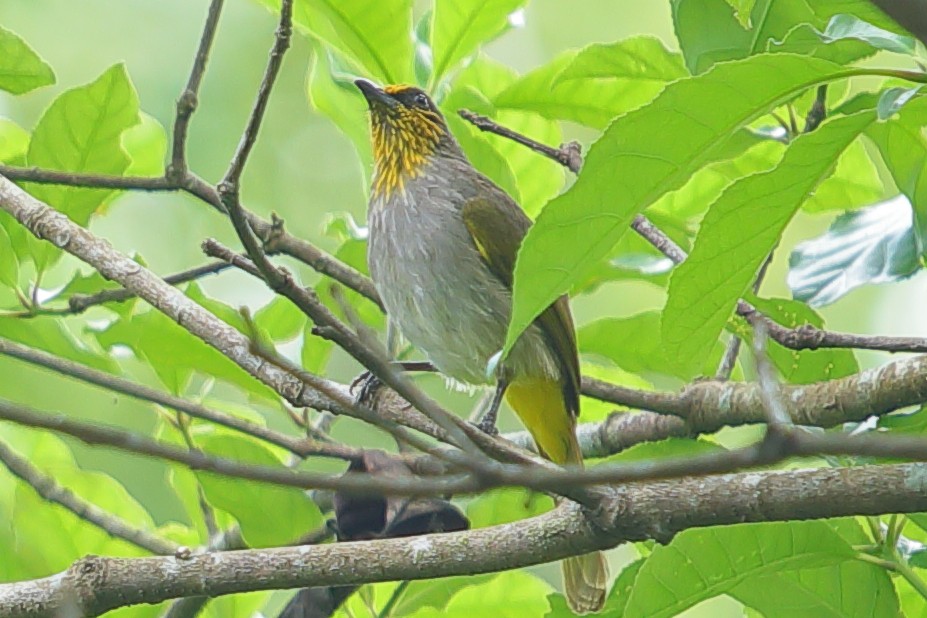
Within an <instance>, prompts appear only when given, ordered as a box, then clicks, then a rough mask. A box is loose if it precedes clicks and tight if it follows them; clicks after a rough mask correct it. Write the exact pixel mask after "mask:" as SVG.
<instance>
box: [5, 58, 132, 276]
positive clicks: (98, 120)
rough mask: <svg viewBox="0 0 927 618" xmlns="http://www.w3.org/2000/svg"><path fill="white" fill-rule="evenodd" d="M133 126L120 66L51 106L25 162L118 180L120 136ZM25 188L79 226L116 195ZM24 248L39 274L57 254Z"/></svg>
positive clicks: (34, 244)
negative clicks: (116, 177)
mask: <svg viewBox="0 0 927 618" xmlns="http://www.w3.org/2000/svg"><path fill="white" fill-rule="evenodd" d="M138 122H139V114H138V95H137V94H136V92H135V87H134V86H133V85H132V83H131V81H130V80H129V76H128V74H127V73H126V69H125V65H122V64H117V65H114V66H112V67H110V68H109V69H107V70H106V71H104V72H103V74H102V75H100V77H98V78H97V79H96V80H94V81H93V82H90V83H89V84H86V85H84V86H79V87H77V88H73V89H71V90H68V91H66V92H63V93H62V94H60V95H59V96H58V97H57V98H56V99H55V100H54V101H53V102H52V104H51V105H50V106H49V107H48V109H47V110H45V113H44V114H42V117H41V118H40V119H39V121H38V124H36V127H35V130H34V131H33V133H32V140H31V141H30V143H29V151H28V153H27V156H26V158H27V161H28V163H29V165H33V166H36V167H43V168H47V169H54V170H64V171H69V172H83V173H91V172H92V173H99V174H113V175H116V176H119V175H122V174H123V173H124V172H125V171H126V169H127V168H128V167H129V164H130V162H131V161H130V159H129V155H128V154H127V153H126V151H125V149H124V148H123V145H122V135H123V133H124V132H125V131H126V130H127V129H129V128H130V127H133V126H135V125H136V124H138ZM27 189H28V191H29V192H30V193H32V194H33V195H34V196H35V197H37V198H38V199H40V200H42V201H44V202H46V203H48V204H50V205H51V206H53V207H55V208H56V209H58V210H60V211H61V212H63V213H65V214H66V215H68V216H69V217H70V218H71V219H73V220H74V221H75V222H77V223H79V224H81V225H86V224H87V222H88V221H89V220H90V217H91V215H93V213H94V212H95V211H96V210H98V209H99V208H100V207H101V206H102V205H103V204H104V203H105V202H106V201H107V200H108V199H110V198H111V197H112V196H113V195H114V194H115V193H116V192H115V191H113V190H110V189H86V188H81V187H66V186H61V185H33V184H27ZM22 234H24V235H25V234H28V232H25V231H24V230H23V231H22ZM11 236H12V234H11ZM14 241H15V238H14ZM29 246H30V247H31V248H32V252H33V253H32V255H31V256H30V257H32V258H33V260H34V261H35V264H36V267H37V268H38V269H39V270H42V269H44V267H45V266H47V265H48V264H49V262H50V261H51V260H52V259H53V258H54V257H55V256H56V255H59V254H60V250H59V249H57V248H56V247H54V246H53V245H51V244H50V243H46V242H43V241H38V240H30V242H29ZM20 257H23V256H22V255H21V256H20Z"/></svg>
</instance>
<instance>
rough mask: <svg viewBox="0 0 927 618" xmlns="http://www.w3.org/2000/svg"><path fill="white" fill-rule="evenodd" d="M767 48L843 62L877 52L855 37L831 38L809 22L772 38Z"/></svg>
mask: <svg viewBox="0 0 927 618" xmlns="http://www.w3.org/2000/svg"><path fill="white" fill-rule="evenodd" d="M767 49H768V51H770V52H788V53H790V54H804V55H807V56H813V57H815V58H822V59H824V60H830V61H831V62H839V63H841V64H843V63H850V62H853V61H854V60H857V59H860V58H864V57H866V56H871V55H872V54H874V53H875V52H876V49H875V48H873V47H872V46H871V45H869V44H868V43H866V42H865V41H861V40H859V39H855V38H837V39H830V38H828V37H826V36H825V35H824V33H823V32H821V31H820V30H818V29H817V28H815V27H814V26H812V25H811V24H807V23H800V24H798V25H796V26H795V27H794V28H792V29H791V30H789V31H788V33H786V35H785V36H784V38H782V39H781V40H780V39H775V40H771V41H770V42H769V43H768V45H767Z"/></svg>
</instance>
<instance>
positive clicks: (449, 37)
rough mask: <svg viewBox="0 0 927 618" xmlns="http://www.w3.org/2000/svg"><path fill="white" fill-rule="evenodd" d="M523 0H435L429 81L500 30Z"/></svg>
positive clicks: (438, 78) (442, 74)
mask: <svg viewBox="0 0 927 618" xmlns="http://www.w3.org/2000/svg"><path fill="white" fill-rule="evenodd" d="M525 1H526V0H488V1H482V0H436V1H435V4H434V12H433V17H432V19H433V21H432V25H431V50H432V55H433V64H434V68H433V70H432V78H431V82H432V84H436V83H438V82H439V81H440V80H441V78H442V77H443V76H444V74H445V73H446V72H447V71H448V69H450V68H451V67H453V66H454V65H455V64H456V63H457V62H459V61H460V60H461V59H463V58H464V57H466V56H468V55H469V54H472V53H473V52H474V51H475V50H476V49H477V47H479V46H480V45H481V44H484V43H486V42H488V41H489V40H491V39H492V38H494V37H495V36H496V35H498V34H499V33H500V32H502V31H503V30H504V29H505V27H506V26H507V25H508V16H509V14H510V13H512V11H514V10H515V9H517V8H518V7H520V6H521V5H522V4H524V3H525Z"/></svg>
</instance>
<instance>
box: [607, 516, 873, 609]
mask: <svg viewBox="0 0 927 618" xmlns="http://www.w3.org/2000/svg"><path fill="white" fill-rule="evenodd" d="M855 555H856V552H855V551H854V550H853V549H852V548H851V547H850V546H849V545H848V544H847V543H846V542H845V541H844V540H843V539H841V538H840V537H839V536H838V535H837V534H836V533H835V532H834V531H833V530H832V529H831V528H830V526H828V525H827V524H826V523H824V522H816V521H815V522H788V523H763V524H742V525H737V526H723V527H713V528H704V529H693V530H686V531H683V532H681V533H680V534H678V535H676V537H675V538H674V539H673V540H672V542H671V543H670V544H669V545H658V546H656V547H654V549H653V553H652V554H651V555H650V556H649V557H648V558H647V559H646V561H645V562H644V564H643V565H642V566H641V568H640V572H639V573H638V574H637V577H636V579H635V581H634V586H633V588H632V589H631V593H630V595H629V596H628V598H627V605H626V607H625V611H624V614H623V616H624V617H625V618H660V617H669V616H675V615H676V614H678V613H679V612H681V611H683V610H685V609H687V608H689V607H692V606H694V605H696V604H698V603H700V602H701V601H704V600H705V599H709V598H712V597H715V596H718V595H720V594H726V593H729V592H730V591H732V590H734V589H735V588H736V587H737V586H739V585H741V584H742V582H744V581H751V580H752V579H753V578H757V577H760V576H765V575H770V574H779V573H782V572H783V571H791V570H794V569H804V568H815V567H822V566H827V565H833V564H838V563H840V562H843V561H845V560H850V559H852V558H853V557H854V556H855ZM748 578H749V579H748ZM780 602H781V599H780Z"/></svg>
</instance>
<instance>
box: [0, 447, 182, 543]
mask: <svg viewBox="0 0 927 618" xmlns="http://www.w3.org/2000/svg"><path fill="white" fill-rule="evenodd" d="M0 462H2V463H3V465H4V466H6V467H7V469H8V470H9V471H10V472H11V473H13V474H14V475H15V476H17V477H18V478H20V479H21V480H22V481H23V482H25V483H27V484H28V485H30V486H31V487H32V488H33V489H34V490H35V491H36V493H37V494H39V495H40V496H41V497H42V498H43V499H45V500H47V501H49V502H53V503H55V504H57V505H59V506H62V507H64V508H65V509H67V510H69V511H71V513H73V514H74V515H76V516H77V517H79V518H80V519H83V520H84V521H87V522H89V523H91V524H93V525H94V526H96V527H97V528H99V529H100V530H103V531H104V532H105V533H107V534H108V535H110V536H111V537H113V538H118V539H122V540H123V541H126V542H128V543H131V544H132V545H135V546H136V547H141V548H142V549H144V550H146V551H150V552H151V553H153V554H161V555H166V556H170V555H173V554H174V552H176V551H177V548H178V545H177V544H175V543H173V542H172V541H168V540H167V539H163V538H161V537H159V536H158V535H156V534H152V533H151V532H148V531H147V530H143V529H141V528H136V527H135V526H133V525H132V524H130V523H129V522H127V521H125V520H124V519H122V518H121V517H119V516H117V515H114V514H112V513H107V512H106V511H104V510H103V509H101V508H100V507H98V506H96V505H95V504H92V503H90V502H87V501H86V500H84V499H83V498H81V497H80V496H77V495H75V494H74V493H73V492H71V491H70V490H69V489H65V488H64V487H62V486H61V485H59V484H58V483H57V482H56V481H55V479H53V478H52V477H50V476H48V475H46V474H44V473H43V472H41V471H40V470H38V469H37V468H35V467H34V466H33V465H32V464H30V463H29V462H28V461H27V460H26V459H24V458H23V457H20V456H19V455H17V454H16V453H15V452H14V451H13V449H11V448H10V447H9V445H7V444H6V443H5V442H3V441H0Z"/></svg>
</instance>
